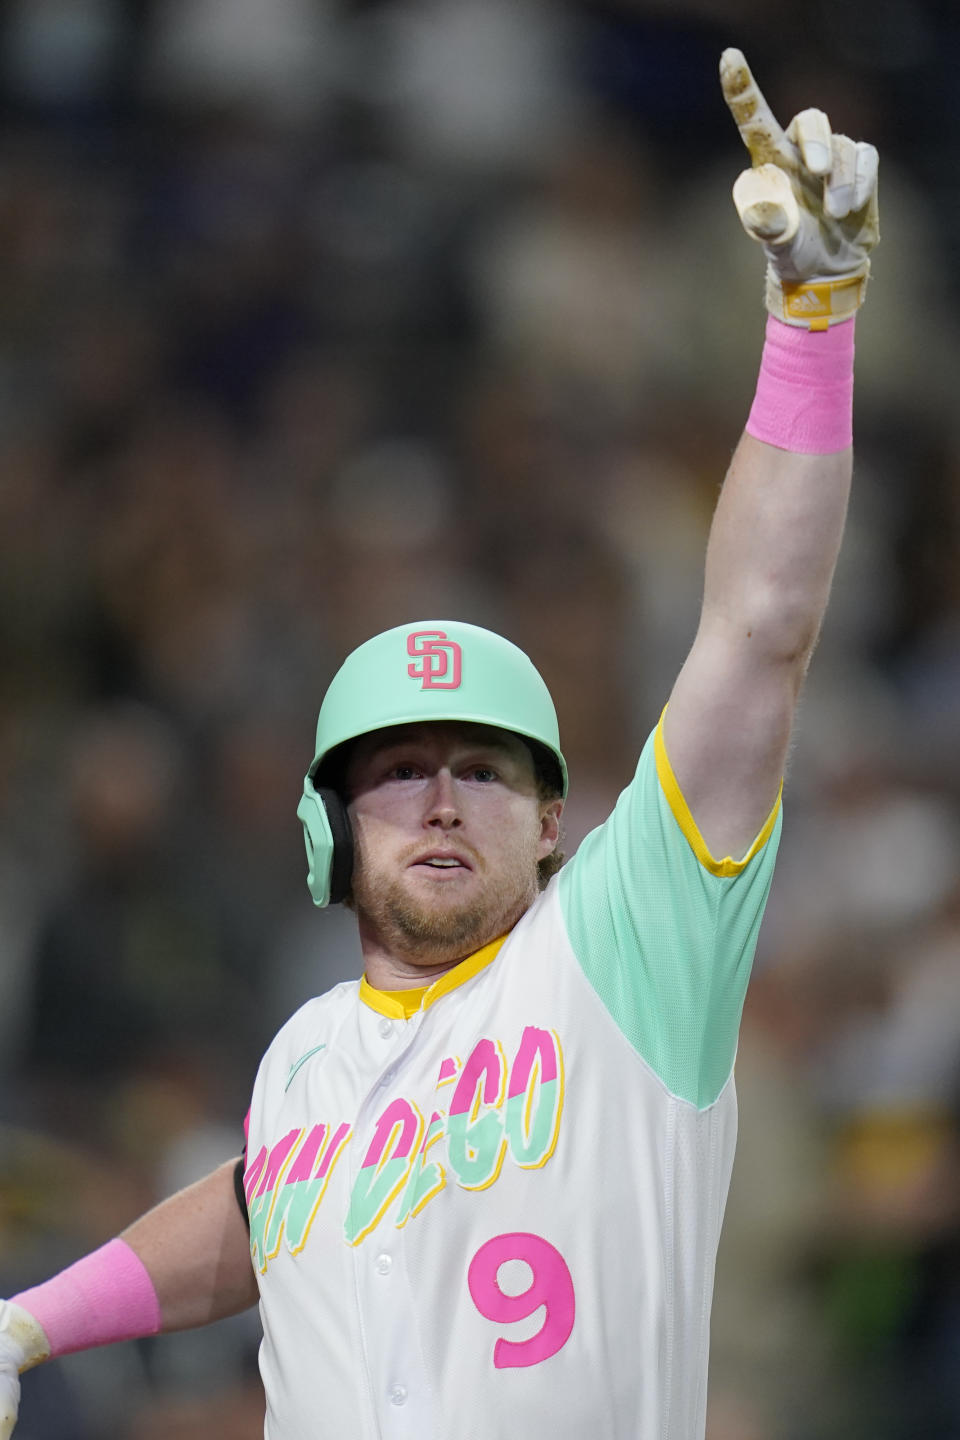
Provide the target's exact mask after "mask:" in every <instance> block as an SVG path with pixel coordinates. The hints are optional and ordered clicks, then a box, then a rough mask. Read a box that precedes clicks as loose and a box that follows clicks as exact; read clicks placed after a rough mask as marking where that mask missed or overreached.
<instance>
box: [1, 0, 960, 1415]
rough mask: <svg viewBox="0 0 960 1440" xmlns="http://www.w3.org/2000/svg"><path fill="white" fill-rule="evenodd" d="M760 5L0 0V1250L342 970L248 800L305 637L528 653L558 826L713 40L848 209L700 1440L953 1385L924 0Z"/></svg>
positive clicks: (934, 1405)
mask: <svg viewBox="0 0 960 1440" xmlns="http://www.w3.org/2000/svg"><path fill="white" fill-rule="evenodd" d="M771 8H775V7H767V6H765V5H763V3H762V0H699V3H696V0H685V3H671V4H667V3H666V0H661V3H655V0H651V3H643V0H634V3H627V0H623V3H604V0H596V3H589V0H581V3H569V4H561V3H560V0H352V3H350V0H341V3H335V0H269V3H265V0H125V3H124V0H8V3H7V4H6V5H5V6H4V7H3V11H2V17H0V124H2V144H0V676H2V685H0V1077H2V1081H3V1084H2V1090H0V1294H11V1293H13V1292H14V1291H15V1290H16V1289H19V1288H23V1287H24V1286H25V1285H27V1284H30V1283H35V1282H36V1281H37V1280H39V1279H40V1278H42V1277H43V1276H45V1275H47V1274H48V1273H50V1272H51V1271H52V1270H53V1269H54V1268H58V1267H59V1266H60V1265H63V1264H66V1263H68V1262H69V1261H71V1260H72V1259H74V1258H76V1256H77V1255H79V1254H80V1253H82V1252H84V1251H86V1250H89V1249H91V1248H93V1247H94V1246H95V1245H97V1244H99V1243H102V1242H103V1241H104V1240H105V1239H107V1238H109V1237H110V1236H111V1235H113V1234H115V1233H116V1232H117V1231H118V1230H119V1229H121V1228H122V1227H123V1226H124V1225H125V1224H126V1223H128V1222H129V1220H130V1219H132V1218H133V1217H134V1216H135V1215H136V1214H138V1213H140V1212H141V1211H142V1210H143V1209H144V1208H145V1207H146V1206H148V1205H149V1204H151V1203H154V1202H155V1201H156V1200H158V1199H160V1198H161V1197H162V1196H164V1195H165V1194H167V1193H169V1192H170V1190H171V1189H173V1188H175V1187H177V1186H179V1185H181V1184H184V1183H187V1182H189V1181H190V1180H192V1179H195V1178H197V1177H198V1176H200V1175H202V1174H204V1173H205V1172H206V1171H207V1170H208V1169H209V1168H211V1167H212V1166H213V1165H215V1164H217V1163H219V1162H220V1161H221V1160H224V1159H226V1158H228V1157H229V1156H231V1155H233V1154H236V1153H238V1151H239V1148H240V1145H241V1143H242V1140H241V1135H242V1130H241V1125H242V1120H243V1115H244V1112H245V1110H246V1105H247V1097H248V1095H249V1091H250V1087H251V1083H252V1078H253V1074H254V1071H255V1067H256V1064H257V1061H258V1059H259V1056H260V1054H261V1053H262V1051H263V1049H264V1047H265V1045H266V1044H267V1042H268V1041H269V1039H270V1038H271V1036H272V1034H273V1033H274V1030H275V1029H276V1027H277V1026H278V1024H279V1023H280V1022H281V1021H282V1020H283V1019H284V1018H285V1017H286V1016H287V1015H288V1014H289V1013H290V1012H291V1011H292V1010H293V1009H294V1008H296V1006H297V1005H299V1004H300V1003H301V1002H302V1001H303V1000H305V999H306V998H307V997H308V996H309V995H311V994H314V993H318V992H319V991H321V990H322V989H324V988H326V987H327V986H328V985H329V984H331V983H333V982H335V981H337V980H339V979H342V978H345V977H349V976H354V975H356V974H357V973H358V970H359V955H358V950H357V946H356V941H355V938H354V935H353V930H352V924H351V921H350V918H349V916H344V915H343V914H342V913H340V912H339V911H335V910H334V911H329V912H323V913H320V912H316V911H314V909H313V907H312V905H311V903H310V899H309V896H308V893H307V889H306V885H305V883H304V882H305V863H304V854H303V847H302V839H301V835H300V827H299V825H298V822H297V821H296V818H295V813H294V812H295V809H296V804H297V797H298V795H299V792H300V788H301V782H302V777H303V773H304V770H305V768H306V765H307V764H308V763H309V760H310V759H311V757H312V753H313V752H312V745H313V725H314V722H315V717H316V710H317V707H318V704H319V701H320V698H321V696H322V694H323V691H324V688H325V685H326V683H327V681H328V679H329V678H330V676H331V674H332V673H333V670H334V669H335V668H336V666H337V664H338V663H339V661H340V660H341V659H342V658H343V656H344V655H345V654H346V653H347V651H348V650H349V649H350V648H351V647H352V646H353V645H354V644H356V643H359V642H360V641H361V640H363V639H365V638H366V637H367V636H368V635H370V634H373V633H374V632H376V631H377V630H380V629H383V628H386V627H387V626H388V625H391V624H395V623H398V622H400V621H401V620H407V619H410V620H414V619H421V618H425V617H437V618H439V617H442V616H444V615H450V616H456V617H458V618H462V619H467V620H471V621H474V622H476V623H479V624H486V625H490V626H492V627H494V628H496V629H499V630H502V631H503V632H504V633H506V634H507V635H509V636H510V637H511V638H512V639H514V640H515V641H516V642H517V643H518V644H520V645H521V646H523V647H524V648H525V649H527V650H528V652H529V653H530V654H531V655H532V657H533V658H534V660H535V661H536V662H537V664H538V665H539V666H540V668H541V670H542V671H543V673H544V675H545V677H546V679H547V681H548V683H549V684H550V686H551V689H552V690H553V693H554V696H555V699H556V701H557V706H558V710H559V713H560V719H561V735H562V740H563V744H564V749H565V752H566V754H567V757H568V760H569V763H570V769H571V775H572V786H573V789H572V796H571V802H570V806H569V810H568V816H567V835H566V849H567V851H568V853H569V852H571V851H573V850H574V849H575V848H576V844H577V842H578V841H579V839H580V838H581V837H582V836H583V835H584V834H585V833H586V832H587V830H589V829H590V828H591V827H592V826H593V825H594V824H595V823H597V821H598V820H599V819H601V818H602V817H603V816H604V815H605V814H606V813H607V811H608V810H609V808H610V806H611V805H612V803H613V800H614V798H615V796H616V794H617V792H618V789H619V787H620V786H621V785H622V784H623V783H624V782H625V781H626V780H627V778H628V777H629V775H630V773H631V769H632V764H633V761H634V757H635V755H636V753H637V751H638V749H639V746H640V745H641V744H642V742H643V740H644V738H645V736H646V734H647V733H648V731H649V730H650V728H651V727H652V725H653V724H654V723H655V721H656V718H657V716H658V714H659V711H660V708H661V706H662V704H663V702H664V700H665V698H666V695H667V693H668V692H669V688H670V685H671V682H672V679H673V676H674V674H675V673H676V670H677V668H678V667H679V665H680V663H681V661H682V659H683V657H684V655H685V653H686V649H687V647H688V645H689V643H690V641H691V639H692V636H693V631H694V628H695V624H696V618H697V612H698V607H699V595H700V581H701V569H702V557H703V549H704V544H705V539H706V532H707V526H708V523H709V517H710V513H711V509H712V506H713V503H714V500H715V497H716V493H717V488H718V486H719V484H720V482H721V480H722V477H723V472H724V469H725V466H726V464H727V462H728V459H729V456H730V453H731V451H732V449H733V447H734V445H735V443H736V441H737V438H738V435H739V433H740V430H741V428H742V424H743V421H744V419H745V417H746V413H747V409H748V406H749V402H750V399H751V396H752V389H753V381H754V378H755V374H756V367H757V362H758V358H759V353H760V346H761V342H762V335H763V323H764V312H763V307H762V258H761V256H760V254H759V252H758V251H757V250H756V249H755V248H754V247H753V246H751V245H750V243H749V242H748V241H747V240H746V238H745V237H744V236H743V234H742V232H741V230H740V227H739V224H738V221H737V219H736V215H735V213H734V211H733V207H732V205H731V203H730V200H729V189H730V185H731V184H732V181H733V179H734V178H735V176H736V173H737V171H738V170H739V168H741V165H742V164H743V163H745V152H742V151H741V149H740V147H739V141H738V139H737V136H736V132H735V130H734V127H733V125H732V123H731V122H730V120H729V117H728V116H727V115H726V112H725V110H724V107H723V104H722V100H721V98H720V94H719V87H718V84H717V79H716V66H717V60H718V58H719V54H720V51H721V50H722V49H723V47H724V46H725V45H727V44H737V45H739V46H741V48H743V49H744V50H745V51H746V53H747V55H748V58H749V59H750V60H751V62H752V63H753V65H754V68H755V71H756V73H757V75H758V77H759V79H760V81H761V83H762V84H763V85H764V88H765V90H766V92H767V95H768V98H769V99H770V101H771V103H772V105H773V106H774V108H775V110H776V111H777V112H778V113H779V114H780V115H781V116H782V118H783V120H784V121H786V120H787V119H788V118H789V116H790V115H791V114H792V113H793V112H794V111H795V110H797V109H799V108H802V107H803V106H805V105H810V104H816V105H820V106H821V107H822V108H824V109H826V110H827V111H828V112H829V114H830V116H831V119H832V120H833V122H834V125H835V128H837V129H840V130H844V131H847V132H848V133H851V134H853V135H855V136H856V137H857V138H868V139H871V140H874V141H875V142H876V143H877V144H878V145H879V147H880V149H881V155H882V165H881V200H882V206H881V217H882V230H883V243H882V246H881V249H880V250H879V252H878V255H877V259H876V261H875V265H874V280H873V282H872V286H871V296H870V302H869V304H868V306H867V308H866V310H865V312H864V314H863V315H862V317H861V318H860V320H859V321H858V391H857V412H856V413H857V426H856V429H857V467H856V469H857V475H856V497H855V500H854V505H853V511H852V515H851V522H850V529H849V534H848V539H847V543H846V548H845V550H844V554H843V557H842V561H841V566H840V571H839V574H838V578H837V582H836V586H835V591H834V598H833V601H832V605H831V611H830V614H829V616H828V620H827V625H826V628H825V632H824V637H823V639H822V641H821V645H820V648H819V651H818V654H817V656H816V658H815V661H814V666H813V670H812V673H811V678H810V681H809V684H808V687H807V690H806V694H805V699H804V702H803V705H802V710H801V715H800V721H799V725H798V732H797V743H796V750H795V755H794V757H793V758H792V761H791V769H790V774H789V776H788V780H787V786H786V791H785V814H786V825H785V831H784V841H783V846H782V850H781V859H780V862H779V870H778V877H777V879H776V881H775V884H774V889H773V894H772V897H771V903H770V908H769V912H768V916H767V920H766V921H765V924H764V929H763V932H762V936H761V941H760V947H759V951H758V956H757V965H756V972H755V978H754V981H753V984H752V988H751V993H750V996H749V999H748V1003H747V1009H746V1013H745V1017H744V1026H743V1035H742V1042H741V1047H740V1054H739V1059H738V1069H737V1076H738V1088H739V1092H740V1098H741V1117H742V1118H741V1140H740V1148H739V1152H738V1160H737V1165H736V1169H735V1174H734V1182H733V1191H732V1194H731V1199H730V1204H729V1207H728V1212H727V1221H726V1226H725V1232H724V1238H723V1242H722V1247H721V1255H720V1261H719V1266H718V1285H717V1297H716V1302H715V1312H714V1327H713V1335H714V1338H713V1360H712V1366H711V1397H712V1398H711V1405H710V1420H709V1429H708V1437H709V1440H840V1437H841V1436H842V1437H844V1440H860V1437H861V1436H863V1437H867V1436H869V1437H871V1440H907V1437H915V1436H918V1435H922V1436H924V1437H925V1440H950V1437H956V1436H958V1435H960V1366H958V1365H957V1364H956V1355H957V1353H958V1349H960V1200H958V1196H960V1184H958V1180H960V1163H958V1148H957V1140H958V1118H960V883H958V876H960V867H958V861H960V756H958V752H957V747H956V743H955V737H956V734H957V729H958V722H960V645H958V641H960V423H958V418H957V407H956V399H955V394H954V390H955V375H956V369H957V363H958V358H960V335H958V304H960V293H958V288H957V281H956V277H957V275H958V273H960V265H958V260H960V181H958V179H957V173H956V166H955V164H954V163H953V157H954V156H955V154H956V147H957V143H958V141H960V109H958V107H957V106H956V104H955V99H954V93H953V92H954V89H955V85H954V81H953V77H952V74H951V71H950V65H951V63H952V58H951V57H955V55H956V54H957V53H958V43H960V16H958V15H957V14H956V13H955V12H954V8H953V7H952V6H951V5H950V4H949V3H948V0H943V3H940V4H938V3H936V0H919V3H917V0H911V3H907V0H885V3H884V4H882V5H881V4H876V3H874V4H871V5H867V4H865V3H851V4H849V5H845V6H843V7H839V6H835V5H832V4H830V3H829V0H811V3H809V4H808V5H807V6H806V7H804V11H803V26H802V31H801V32H799V33H796V34H795V33H793V31H789V32H788V31H787V29H786V27H785V25H784V23H783V20H782V15H781V16H780V17H779V18H777V16H776V15H771V14H770V13H769V11H770V10H771ZM798 23H799V22H798ZM257 1339H258V1335H257V1320H256V1315H255V1314H254V1313H251V1314H249V1315H247V1316H243V1317H240V1318H239V1319H237V1320H235V1321H232V1322H229V1323H227V1324H224V1325H220V1326H217V1327H214V1328H213V1329H211V1330H209V1331H206V1332H202V1333H201V1334H199V1335H192V1336H187V1337H182V1336H181V1337H165V1338H163V1339H161V1340H158V1341H154V1342H149V1343H141V1344H130V1345H124V1346H121V1347H116V1348H114V1349H112V1350H108V1351H102V1352H97V1353H96V1354H89V1355H82V1356H79V1357H73V1358H70V1359H67V1360H64V1361H61V1362H58V1363H57V1364H56V1365H53V1366H50V1367H44V1369H42V1370H41V1371H39V1372H37V1373H36V1374H35V1375H30V1376H28V1377H27V1378H26V1381H25V1386H24V1388H25V1392H26V1396H27V1399H26V1401H25V1405H24V1419H23V1421H22V1423H21V1427H20V1428H19V1429H18V1432H17V1434H18V1440H20V1437H21V1436H22V1440H153V1437H155V1436H156V1437H159V1436H163V1437H164V1440H193V1437H195V1436H197V1437H198V1436H200V1435H203V1436H204V1437H205V1440H218V1437H224V1440H226V1437H230V1440H246V1437H248V1436H249V1437H251V1440H252V1437H255V1436H258V1435H259V1434H260V1433H261V1425H262V1399H261V1397H260V1394H259V1389H258V1380H257V1374H256V1346H257Z"/></svg>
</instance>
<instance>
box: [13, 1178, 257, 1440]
mask: <svg viewBox="0 0 960 1440" xmlns="http://www.w3.org/2000/svg"><path fill="white" fill-rule="evenodd" d="M235 1163H236V1162H235V1161H232V1160H231V1161H229V1162H228V1163H227V1164H225V1165H221V1166H220V1167H219V1169H217V1170H214V1171H213V1172H212V1173H211V1174H210V1175H208V1176H206V1178H205V1179H203V1180H199V1181H198V1182H197V1183H196V1184H195V1185H191V1186H189V1187H188V1188H187V1189H186V1190H181V1191H180V1192H179V1193H178V1194H176V1195H172V1196H171V1197H170V1198H169V1199H168V1200H164V1201H163V1203H162V1204H160V1205H157V1206H156V1207H155V1208H154V1209H153V1210H150V1211H149V1212H148V1213H147V1214H146V1215H144V1216H142V1217H141V1219H139V1220H137V1221H135V1222H134V1224H132V1225H131V1226H129V1228H128V1229H126V1230H125V1231H124V1232H123V1234H122V1235H121V1236H119V1237H118V1238H117V1239H116V1240H111V1241H110V1242H109V1243H108V1244H107V1245H104V1246H103V1247H102V1248H101V1249H100V1250H96V1251H94V1252H93V1254H91V1255H87V1256H85V1257H84V1258H83V1259H82V1260H79V1261H77V1263H76V1264H75V1265H71V1266H70V1267H69V1268H68V1269H66V1270H63V1271H61V1272H60V1274H59V1275H55V1276H54V1277H53V1278H52V1279H51V1280H47V1281H46V1282H45V1283H44V1284H42V1285H38V1286H36V1287H35V1288H34V1289H32V1290H25V1291H24V1292H23V1293H22V1294H20V1295H17V1296H15V1297H14V1299H13V1300H11V1301H0V1440H8V1437H9V1436H10V1435H11V1434H12V1431H13V1427H14V1424H15V1423H16V1418H17V1408H18V1405H19V1398H20V1384H19V1375H20V1374H22V1373H23V1371H24V1370H29V1369H31V1368H32V1366H34V1365H39V1364H40V1363H41V1361H43V1360H48V1359H50V1358H53V1357H55V1356H57V1355H67V1354H70V1353H71V1352H73V1351H76V1350H88V1349H91V1348H92V1347H93V1346H96V1345H108V1344H111V1343H113V1342H115V1341H118V1340H133V1339H136V1338H139V1337H141V1336H144V1335H155V1334H158V1333H160V1332H166V1331H171V1330H184V1329H188V1328H190V1327H193V1326H197V1325H206V1324H208V1323H209V1322H210V1321H212V1320H222V1319H224V1318H225V1317H226V1316H228V1315H236V1314H238V1313H239V1312H240V1311H241V1310H246V1309H247V1308H248V1307H249V1306H250V1305H252V1304H254V1302H255V1301H256V1299H257V1283H256V1277H255V1275H254V1273H253V1266H252V1264H251V1261H250V1247H249V1241H248V1235H247V1230H246V1226H245V1225H244V1223H243V1217H242V1215H241V1214H240V1208H239V1206H238V1204H237V1197H236V1194H235V1190H234V1167H235Z"/></svg>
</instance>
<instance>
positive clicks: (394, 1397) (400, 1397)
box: [390, 1385, 407, 1405]
mask: <svg viewBox="0 0 960 1440" xmlns="http://www.w3.org/2000/svg"><path fill="white" fill-rule="evenodd" d="M406 1403H407V1387H406V1385H394V1387H393V1389H392V1390H391V1391H390V1404H391V1405H406Z"/></svg>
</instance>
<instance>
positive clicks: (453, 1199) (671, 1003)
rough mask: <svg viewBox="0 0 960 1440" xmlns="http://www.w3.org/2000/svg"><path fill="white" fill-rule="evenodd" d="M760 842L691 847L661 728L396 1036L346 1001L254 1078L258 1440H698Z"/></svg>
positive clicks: (305, 1011)
mask: <svg viewBox="0 0 960 1440" xmlns="http://www.w3.org/2000/svg"><path fill="white" fill-rule="evenodd" d="M778 838H779V804H778V805H777V807H775V809H774V812H773V813H772V814H771V816H770V819H769V820H768V822H767V824H766V826H765V827H764V829H763V831H762V832H761V834H760V835H759V836H758V838H757V841H756V842H755V844H754V846H753V847H752V849H751V851H750V853H749V855H748V856H747V857H745V859H744V860H742V861H736V862H735V861H732V860H729V859H728V860H724V861H716V860H714V859H713V858H712V857H711V856H710V854H709V852H708V851H707V849H706V847H705V845H704V844H703V841H702V839H701V837H700V835H699V833H698V832H697V830H696V827H695V825H694V823H693V820H692V817H691V816H690V813H689V811H688V809H687V806H686V804H685V802H684V799H683V796H682V795H681V793H680V791H679V789H678V787H677V784H676V781H675V779H674V777H673V774H672V771H671V770H670V765H669V760H668V758H667V756H666V752H665V749H664V745H663V739H662V732H661V731H660V730H659V729H658V730H657V731H656V732H655V735H654V736H651V739H650V741H649V742H648V744H647V746H646V747H645V749H644V752H643V755H642V756H641V759H640V762H639V765H638V768H637V773H636V776H635V778H634V780H633V781H632V782H631V784H630V785H629V786H628V787H627V789H626V790H625V791H624V793H623V794H622V796H621V797H620V800H619V802H618V804H617V806H616V808H615V810H614V812H613V814H612V815H611V817H610V818H609V820H607V821H606V823H605V824H604V825H602V826H600V827H599V829H597V830H595V831H594V832H593V833H592V834H591V835H589V836H588V837H587V838H586V840H585V841H584V842H583V844H582V845H581V847H580V849H579V850H578V852H577V854H576V855H575V856H574V858H573V859H572V860H571V861H570V862H569V863H568V864H567V866H566V867H565V868H564V869H563V870H562V871H561V872H560V874H559V875H558V876H557V877H556V878H555V879H554V880H553V881H552V882H551V884H550V885H549V887H548V888H547V890H546V891H545V892H544V893H543V895H541V896H540V898H539V899H538V901H537V902H536V904H534V905H533V907H532V908H531V909H530V910H529V911H528V912H527V914H526V915H524V916H523V918H522V919H521V920H520V922H519V923H518V924H517V925H516V927H515V928H514V929H513V931H512V932H511V933H510V934H509V935H508V936H507V937H506V938H505V939H501V940H499V941H495V942H494V943H493V944H491V945H488V946H487V947H486V948H485V949H483V950H481V951H480V952H479V953H478V954H476V955H473V956H471V957H470V958H469V959H467V960H465V961H464V962H463V963H462V964H460V965H459V966H457V967H456V968H455V969H453V970H451V971H449V972H448V973H447V974H445V975H443V976H442V977H441V978H440V979H439V980H437V981H436V982H435V983H434V984H433V985H432V986H431V987H430V988H429V989H428V990H427V991H426V993H425V995H424V997H423V1000H422V1003H421V1006H420V1008H419V1010H418V1011H417V1012H416V1013H415V1014H414V1015H412V1016H411V1017H410V1018H409V1019H405V1018H404V1017H403V1009H402V1007H401V1005H400V1004H399V1003H398V1002H397V1001H396V1000H395V999H392V998H391V997H389V996H384V995H382V994H380V993H378V992H376V991H374V990H372V989H371V988H370V987H369V986H368V985H367V984H366V982H365V981H360V982H354V983H347V984H343V985H339V986H337V987H336V988H335V989H333V990H331V991H330V992H329V993H327V994H325V995H322V996H320V997H319V998H317V999H314V1000H311V1001H309V1002H308V1003H307V1004H306V1005H304V1006H303V1008H302V1009H300V1010H299V1011H298V1012H297V1013H296V1014H295V1015H294V1016H293V1018H292V1019H291V1020H289V1021H288V1022H287V1024H286V1025H285V1026H284V1027H283V1029H282V1030H281V1031H280V1033H279V1034H278V1036H277V1037H276V1039H275V1040H274V1042H273V1043H272V1045H271V1046H270V1049H269V1050H268V1052H267V1054H266V1056H265V1057H264V1060H263V1062H262V1064H261V1067H260V1070H259V1073H258V1076H257V1080H256V1085H255V1088H254V1095H253V1101H252V1105H251V1112H250V1122H249V1135H248V1148H247V1166H246V1172H245V1181H244V1188H245V1192H246V1195H247V1201H248V1211H249V1216H250V1244H251V1253H252V1256H253V1262H254V1265H255V1268H256V1271H257V1275H258V1279H259V1284H260V1294H261V1304H260V1309H261V1315H262V1320H263V1331H264V1339H263V1344H262V1348H261V1371H262V1374H263V1379H264V1383H265V1387H266V1395H267V1420H266V1431H265V1434H266V1436H267V1440H318V1437H331V1440H368V1437H369V1440H373V1437H382V1440H506V1437H516V1436H522V1437H524V1440H584V1436H587V1435H591V1434H595V1435H598V1436H602V1437H603V1440H697V1437H699V1436H702V1434H703V1428H704V1413H705V1402H706V1383H707V1350H708V1333H709V1320H710V1303H711V1294H712V1287H713V1271H714V1258H715V1254H716V1248H717V1242H718V1239H719V1234H720V1224H721V1219H722V1215H723V1208H724V1203H725V1200H726V1194H727V1186H728V1182H729V1177H730V1170H731V1166H732V1161H733V1150H734V1143H735V1137H736V1099H735V1094H734V1087H733V1079H732V1070H733V1060H734V1053H735V1047H736V1035H737V1029H738V1026H739V1020H740V1012H741V1008H742V1002H743V995H744V991H745V988H746V982H747V976H748V972H749V968H750V963H751V960H752V956H753V951H754V948H755V945H756V936H757V931H758V928H759V924H760V919H761V915H762V911H763V908H764V905H765V902H766V897H767V893H768V890H769V884H770V880H771V876H772V869H773V861H774V855H775V851H776V846H777V841H778Z"/></svg>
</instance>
